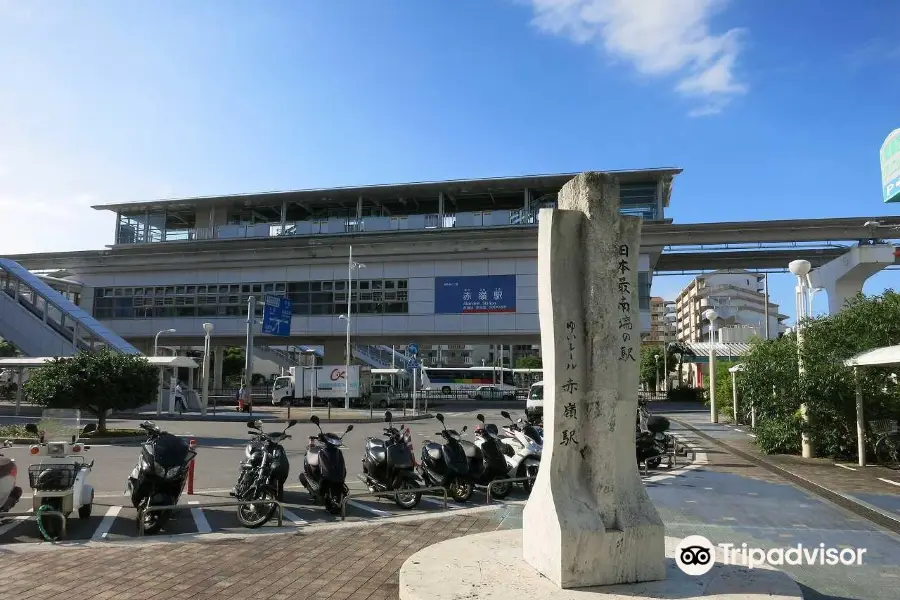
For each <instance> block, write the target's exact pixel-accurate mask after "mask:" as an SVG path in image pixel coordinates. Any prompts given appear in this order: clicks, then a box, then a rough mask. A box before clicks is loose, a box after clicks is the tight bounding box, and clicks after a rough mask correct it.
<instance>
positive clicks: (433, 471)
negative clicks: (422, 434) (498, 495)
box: [419, 413, 475, 502]
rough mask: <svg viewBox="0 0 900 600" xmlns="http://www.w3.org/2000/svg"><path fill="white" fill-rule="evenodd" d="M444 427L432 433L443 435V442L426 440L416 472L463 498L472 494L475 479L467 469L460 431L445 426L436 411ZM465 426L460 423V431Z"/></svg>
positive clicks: (455, 497)
mask: <svg viewBox="0 0 900 600" xmlns="http://www.w3.org/2000/svg"><path fill="white" fill-rule="evenodd" d="M437 420H438V421H440V422H441V427H443V428H444V430H443V431H440V432H438V433H435V435H440V436H442V437H443V438H444V443H443V444H438V443H435V442H432V441H431V440H425V444H424V445H423V446H422V464H421V465H420V466H419V472H420V474H421V475H422V479H423V480H424V481H425V483H426V484H427V485H429V486H440V487H443V488H445V489H446V490H447V491H448V492H449V493H450V495H451V496H452V497H453V499H454V500H456V501H457V502H465V501H466V500H468V499H469V498H471V497H472V492H473V491H474V489H475V483H474V482H473V481H472V476H471V474H470V473H469V458H468V457H467V456H466V450H465V448H463V445H462V444H461V443H460V440H459V433H458V432H457V431H455V430H453V429H450V430H448V429H447V428H446V427H445V426H444V415H442V414H441V413H438V414H437ZM466 429H468V427H465V426H463V429H462V430H463V431H465V430H466Z"/></svg>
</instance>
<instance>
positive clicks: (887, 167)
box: [881, 129, 900, 202]
mask: <svg viewBox="0 0 900 600" xmlns="http://www.w3.org/2000/svg"><path fill="white" fill-rule="evenodd" d="M881 190H882V192H883V193H884V201H885V202H900V129H895V130H893V131H892V132H891V135H889V136H887V139H886V140H884V144H882V145H881Z"/></svg>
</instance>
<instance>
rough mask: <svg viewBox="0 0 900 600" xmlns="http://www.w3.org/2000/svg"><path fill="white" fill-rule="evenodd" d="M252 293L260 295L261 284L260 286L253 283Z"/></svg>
mask: <svg viewBox="0 0 900 600" xmlns="http://www.w3.org/2000/svg"><path fill="white" fill-rule="evenodd" d="M253 293H254V294H259V293H262V284H261V283H254V284H253Z"/></svg>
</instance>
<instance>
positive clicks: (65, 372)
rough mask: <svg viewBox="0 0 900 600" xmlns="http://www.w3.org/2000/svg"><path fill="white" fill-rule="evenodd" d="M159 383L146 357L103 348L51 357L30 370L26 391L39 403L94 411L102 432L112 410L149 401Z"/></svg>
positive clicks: (133, 406)
mask: <svg viewBox="0 0 900 600" xmlns="http://www.w3.org/2000/svg"><path fill="white" fill-rule="evenodd" d="M158 384H159V373H158V372H157V370H156V368H155V367H153V366H151V365H150V364H149V363H148V362H147V359H146V358H145V357H143V356H137V355H131V354H119V353H116V352H112V351H110V350H107V349H103V350H99V351H96V352H79V353H78V354H76V355H75V356H73V357H71V358H56V359H53V360H52V361H51V362H48V363H46V364H44V365H43V366H42V367H40V368H39V369H35V370H34V371H33V372H32V373H31V377H30V378H29V379H28V381H27V382H25V392H26V393H27V394H28V396H29V398H30V399H31V401H32V402H34V403H35V404H38V405H40V406H45V407H47V408H77V409H80V410H86V411H88V412H91V413H93V414H95V415H96V416H97V429H98V430H100V431H101V432H102V431H105V430H106V417H107V415H108V414H109V412H110V411H111V410H128V409H134V408H138V407H140V406H143V405H145V404H150V403H152V402H153V401H154V400H155V399H156V394H157V390H158V387H157V386H158Z"/></svg>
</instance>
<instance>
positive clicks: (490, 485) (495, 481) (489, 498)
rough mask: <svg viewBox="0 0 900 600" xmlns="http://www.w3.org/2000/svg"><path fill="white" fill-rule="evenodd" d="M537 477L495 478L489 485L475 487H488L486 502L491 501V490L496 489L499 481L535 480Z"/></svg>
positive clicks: (518, 481)
mask: <svg viewBox="0 0 900 600" xmlns="http://www.w3.org/2000/svg"><path fill="white" fill-rule="evenodd" d="M536 477H537V476H535V477H510V478H509V479H495V480H493V481H492V482H490V483H489V484H487V485H478V486H475V487H478V488H487V502H486V504H490V503H491V490H493V489H494V486H495V485H497V484H498V483H520V482H522V481H534V480H535V478H536Z"/></svg>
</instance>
